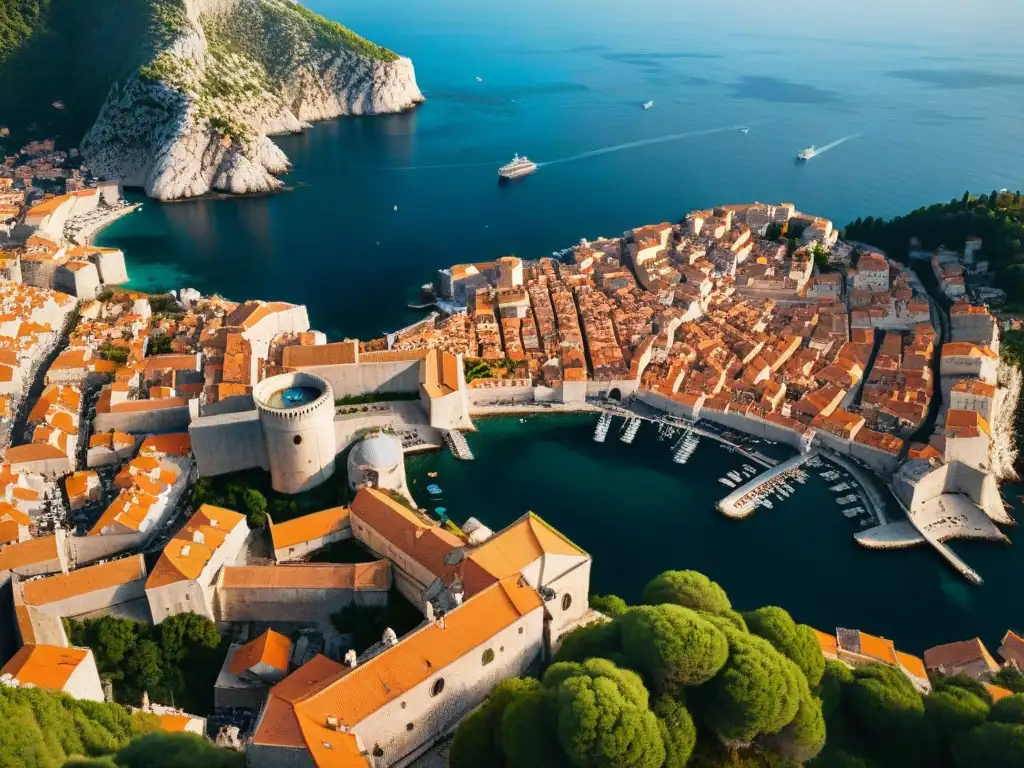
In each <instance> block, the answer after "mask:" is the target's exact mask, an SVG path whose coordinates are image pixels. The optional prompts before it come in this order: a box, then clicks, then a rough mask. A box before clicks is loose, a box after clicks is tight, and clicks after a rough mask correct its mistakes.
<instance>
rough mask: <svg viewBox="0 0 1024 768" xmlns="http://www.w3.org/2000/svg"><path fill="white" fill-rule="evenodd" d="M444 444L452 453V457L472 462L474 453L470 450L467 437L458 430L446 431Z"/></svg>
mask: <svg viewBox="0 0 1024 768" xmlns="http://www.w3.org/2000/svg"><path fill="white" fill-rule="evenodd" d="M443 434H444V444H445V445H447V446H448V450H450V451H451V452H452V456H454V457H455V458H456V459H461V460H462V461H472V460H473V452H472V451H471V450H469V443H468V442H467V441H466V436H465V435H464V434H462V433H461V432H459V430H457V429H446V430H444V433H443Z"/></svg>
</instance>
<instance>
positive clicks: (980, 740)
mask: <svg viewBox="0 0 1024 768" xmlns="http://www.w3.org/2000/svg"><path fill="white" fill-rule="evenodd" d="M953 764H954V765H955V766H956V768H1021V767H1022V766H1024V725H1010V724H1009V723H985V724H984V725H979V726H978V727H977V728H972V729H971V730H969V731H964V732H963V733H960V734H958V735H957V736H955V737H954V739H953Z"/></svg>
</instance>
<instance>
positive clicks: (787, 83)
mask: <svg viewBox="0 0 1024 768" xmlns="http://www.w3.org/2000/svg"><path fill="white" fill-rule="evenodd" d="M729 87H730V88H731V89H732V91H733V93H734V94H735V95H736V96H739V97H742V98H745V99H759V100H761V101H773V102H777V103H782V104H838V103H840V102H841V101H842V98H841V97H840V96H839V94H838V93H836V92H835V91H826V90H823V89H821V88H816V87H814V86H813V85H805V84H803V83H795V82H793V81H792V80H781V79H779V78H777V77H757V76H744V77H741V78H740V79H739V80H738V81H736V82H735V83H732V84H731V85H730V86H729Z"/></svg>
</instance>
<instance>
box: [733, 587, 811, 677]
mask: <svg viewBox="0 0 1024 768" xmlns="http://www.w3.org/2000/svg"><path fill="white" fill-rule="evenodd" d="M743 617H744V618H745V619H746V622H747V627H749V629H750V631H751V632H753V633H754V634H755V635H758V636H760V637H763V638H764V639H765V640H767V641H768V642H769V643H771V644H772V645H774V646H775V648H776V649H778V650H779V651H781V652H782V653H783V654H784V655H785V656H786V657H787V658H789V659H791V660H792V661H793V662H794V663H795V664H796V665H797V666H798V667H800V670H801V671H802V672H803V673H804V676H805V677H806V678H807V684H808V685H809V686H811V688H814V687H815V686H817V685H818V682H819V681H820V680H821V675H822V673H823V672H824V671H825V657H824V656H823V655H822V653H821V646H820V645H818V638H817V636H816V635H815V634H814V630H813V629H811V628H810V627H808V626H807V625H806V624H797V623H796V622H795V621H793V617H792V616H790V615H789V613H788V612H787V611H786V610H784V609H782V608H779V607H778V606H774V605H768V606H765V607H764V608H758V609H757V610H756V611H751V612H750V613H745V614H743Z"/></svg>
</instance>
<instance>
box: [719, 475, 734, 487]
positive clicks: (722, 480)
mask: <svg viewBox="0 0 1024 768" xmlns="http://www.w3.org/2000/svg"><path fill="white" fill-rule="evenodd" d="M718 482H720V483H721V484H722V485H724V486H727V487H728V488H735V487H736V483H734V482H733V481H732V480H730V479H729V478H728V477H720V478H718Z"/></svg>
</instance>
